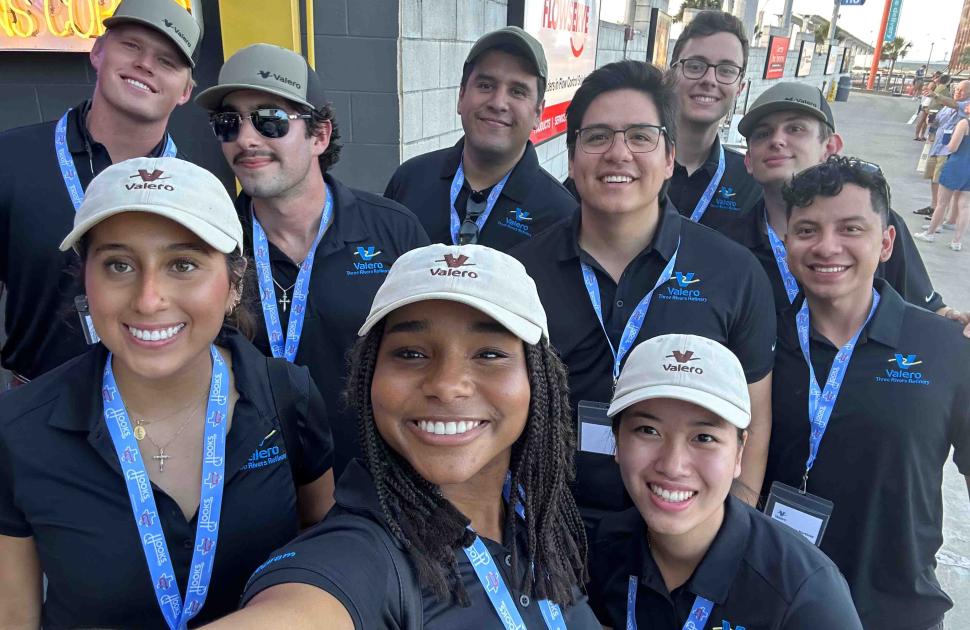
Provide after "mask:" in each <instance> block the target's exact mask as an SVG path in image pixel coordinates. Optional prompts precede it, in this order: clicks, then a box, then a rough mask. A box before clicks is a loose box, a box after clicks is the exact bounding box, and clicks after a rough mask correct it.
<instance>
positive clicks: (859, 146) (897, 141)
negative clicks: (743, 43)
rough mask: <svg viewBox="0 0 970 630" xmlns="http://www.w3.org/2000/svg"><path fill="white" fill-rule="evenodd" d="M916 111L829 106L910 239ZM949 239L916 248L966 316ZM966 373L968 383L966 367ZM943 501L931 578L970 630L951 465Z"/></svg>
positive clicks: (917, 146)
mask: <svg viewBox="0 0 970 630" xmlns="http://www.w3.org/2000/svg"><path fill="white" fill-rule="evenodd" d="M915 110H916V102H915V101H913V100H912V99H908V98H894V97H891V96H882V95H873V94H865V93H860V92H852V93H851V94H850V96H849V102H847V103H832V113H833V114H834V115H835V121H836V130H837V131H838V132H839V133H840V134H842V137H843V138H844V139H845V151H844V154H845V155H851V156H855V157H859V158H862V159H864V160H868V161H870V162H875V163H876V164H879V165H880V166H881V167H882V170H883V172H884V173H885V174H886V177H887V178H888V180H889V184H890V186H891V187H892V205H893V208H895V209H896V211H897V212H899V214H900V215H902V216H903V218H904V219H906V222H907V224H908V225H909V228H910V231H912V232H914V233H915V232H919V231H921V230H922V227H923V220H922V217H918V216H916V215H915V214H913V212H912V211H913V209H915V208H922V207H923V206H928V205H929V202H930V186H929V183H928V182H927V181H926V180H924V179H923V178H922V175H921V174H919V173H917V172H916V162H917V161H918V160H919V156H920V152H921V151H922V149H923V145H922V143H919V142H914V141H913V140H912V137H913V126H912V125H907V124H906V121H908V120H909V118H910V116H912V115H913V112H914V111H915ZM949 234H951V233H947V232H943V233H942V234H941V235H940V236H941V238H938V239H937V241H936V242H935V243H922V242H920V241H917V244H918V247H919V250H920V254H922V256H923V262H925V263H926V268H927V270H928V271H929V273H930V277H931V278H932V279H933V285H934V288H935V289H936V290H937V291H939V292H940V293H941V294H942V295H943V297H944V299H945V300H946V303H947V304H948V305H950V306H952V307H954V308H957V309H960V310H961V311H966V310H970V251H968V250H964V251H962V252H953V251H950V249H949V248H948V247H947V243H949V242H950V238H951V237H950V236H949ZM968 245H970V241H968ZM967 343H970V340H968V341H967ZM965 370H966V374H967V378H970V366H965ZM943 495H944V496H943V514H944V523H943V539H944V542H943V548H942V549H940V552H939V553H938V554H937V560H938V562H939V566H938V568H937V571H936V574H937V577H939V579H940V583H941V584H942V585H943V588H944V589H945V590H946V591H947V593H949V595H950V597H951V598H952V599H953V601H954V604H955V605H954V608H953V610H951V611H950V614H949V615H947V618H946V627H947V630H970V499H968V496H967V486H966V483H965V482H964V478H963V476H962V475H960V473H959V472H958V471H957V469H956V466H955V465H953V463H952V462H950V463H948V464H947V468H946V471H945V473H944V481H943Z"/></svg>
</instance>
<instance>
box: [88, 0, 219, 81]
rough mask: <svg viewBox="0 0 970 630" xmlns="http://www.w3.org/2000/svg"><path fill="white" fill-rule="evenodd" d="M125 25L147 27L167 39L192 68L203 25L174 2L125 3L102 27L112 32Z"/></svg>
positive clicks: (136, 0) (126, 0)
mask: <svg viewBox="0 0 970 630" xmlns="http://www.w3.org/2000/svg"><path fill="white" fill-rule="evenodd" d="M126 22H127V23H135V24H141V25H142V26H147V27H148V28H151V29H154V30H156V31H158V32H159V33H161V34H162V35H164V36H165V37H168V38H169V39H170V40H172V43H174V44H175V46H176V48H178V49H179V51H180V52H181V53H182V55H184V56H185V58H186V60H188V62H189V65H190V66H192V67H193V68H194V67H195V57H196V53H197V52H198V48H199V42H201V41H202V23H201V22H200V21H199V20H197V19H195V17H193V16H192V14H191V13H189V12H188V11H186V10H185V9H184V8H182V6H181V5H179V4H177V3H175V2H174V0H124V2H122V3H121V4H119V5H118V8H117V9H115V12H114V14H113V15H112V16H111V17H109V18H105V20H104V25H105V27H106V28H108V29H111V27H113V26H117V25H118V24H124V23H126Z"/></svg>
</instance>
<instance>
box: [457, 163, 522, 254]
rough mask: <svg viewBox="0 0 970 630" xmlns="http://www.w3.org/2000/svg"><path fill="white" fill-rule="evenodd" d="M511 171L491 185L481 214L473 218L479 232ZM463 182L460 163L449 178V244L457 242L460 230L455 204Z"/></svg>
mask: <svg viewBox="0 0 970 630" xmlns="http://www.w3.org/2000/svg"><path fill="white" fill-rule="evenodd" d="M511 174H512V171H509V172H508V173H506V174H505V177H503V178H502V181H500V182H499V183H497V184H495V186H493V187H492V192H490V193H489V194H488V199H487V200H486V201H485V210H484V211H483V212H482V214H481V215H480V216H479V217H478V219H476V220H475V225H477V226H478V231H479V233H480V232H481V231H482V230H483V229H485V222H486V221H488V215H490V214H492V208H494V207H495V202H496V201H498V196H499V195H501V194H502V189H503V188H505V182H507V181H509V175H511ZM464 184H465V167H464V166H463V165H462V164H458V171H457V172H456V173H455V177H454V179H452V180H451V244H452V245H457V244H458V232H459V231H460V230H461V220H459V219H458V208H457V207H455V204H456V203H458V193H460V192H461V187H462V186H463V185H464Z"/></svg>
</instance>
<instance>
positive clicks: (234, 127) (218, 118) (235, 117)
mask: <svg viewBox="0 0 970 630" xmlns="http://www.w3.org/2000/svg"><path fill="white" fill-rule="evenodd" d="M244 116H245V117H248V118H249V120H250V122H252V123H253V128H254V129H256V131H257V132H259V135H261V136H263V137H264V138H282V137H283V136H285V135H286V134H287V133H289V131H290V121H291V120H298V119H301V118H302V119H304V120H307V119H309V118H311V115H310V114H291V113H289V112H286V111H284V110H282V109H254V110H253V111H251V112H218V113H215V114H212V115H210V116H209V125H210V126H211V127H212V132H213V133H215V134H216V137H217V138H219V140H221V141H222V142H233V141H234V140H235V139H236V138H238V137H239V129H240V128H241V127H242V119H243V117H244Z"/></svg>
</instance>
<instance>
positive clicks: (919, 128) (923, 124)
mask: <svg viewBox="0 0 970 630" xmlns="http://www.w3.org/2000/svg"><path fill="white" fill-rule="evenodd" d="M934 94H938V95H940V96H949V94H950V75H948V74H941V75H940V78H939V79H936V81H935V82H933V83H930V85H929V87H928V88H927V89H926V90H923V101H922V103H921V106H920V110H921V111H920V114H919V117H918V118H917V119H916V136H915V137H914V138H913V140H919V141H921V142H926V132H927V126H928V125H930V124H931V123H932V122H933V119H934V118H935V117H936V114H937V112H939V111H940V107H939V105H936V104H935V101H934V99H933V95H934Z"/></svg>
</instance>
